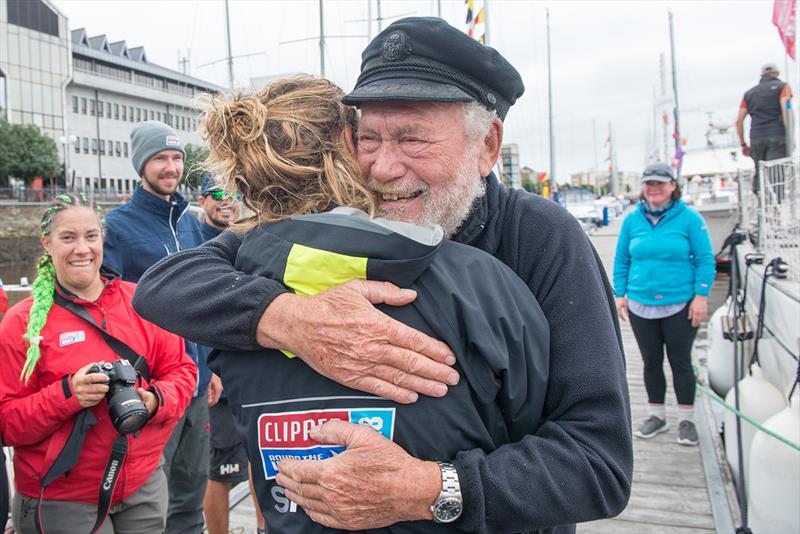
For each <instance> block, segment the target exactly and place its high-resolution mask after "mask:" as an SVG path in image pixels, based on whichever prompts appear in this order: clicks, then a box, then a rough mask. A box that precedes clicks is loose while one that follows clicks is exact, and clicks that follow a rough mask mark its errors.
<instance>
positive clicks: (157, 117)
mask: <svg viewBox="0 0 800 534" xmlns="http://www.w3.org/2000/svg"><path fill="white" fill-rule="evenodd" d="M156 120H157V121H160V120H161V112H160V111H156Z"/></svg>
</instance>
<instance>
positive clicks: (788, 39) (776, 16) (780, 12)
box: [772, 0, 797, 59]
mask: <svg viewBox="0 0 800 534" xmlns="http://www.w3.org/2000/svg"><path fill="white" fill-rule="evenodd" d="M796 17H797V0H775V3H774V4H773V6H772V23H773V24H774V25H775V27H776V28H778V34H779V35H780V36H781V41H782V42H783V46H784V47H785V48H786V53H787V54H789V57H790V58H792V59H794V58H795V57H794V54H795V52H794V43H795V36H796V35H795V32H796V26H795V20H796Z"/></svg>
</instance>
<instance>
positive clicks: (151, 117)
mask: <svg viewBox="0 0 800 534" xmlns="http://www.w3.org/2000/svg"><path fill="white" fill-rule="evenodd" d="M155 118H156V114H155V112H154V111H153V110H152V109H151V110H150V120H151V121H152V120H155Z"/></svg>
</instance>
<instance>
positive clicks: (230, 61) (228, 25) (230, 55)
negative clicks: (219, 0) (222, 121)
mask: <svg viewBox="0 0 800 534" xmlns="http://www.w3.org/2000/svg"><path fill="white" fill-rule="evenodd" d="M225 37H226V40H227V50H228V87H229V88H230V90H231V92H233V52H232V51H231V17H230V11H229V9H228V0H225Z"/></svg>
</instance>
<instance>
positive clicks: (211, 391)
mask: <svg viewBox="0 0 800 534" xmlns="http://www.w3.org/2000/svg"><path fill="white" fill-rule="evenodd" d="M220 395H222V380H221V379H220V377H218V376H217V375H215V374H214V373H211V380H210V381H209V382H208V387H207V388H206V396H207V397H208V407H209V408H211V407H213V406H214V405H216V404H217V403H218V402H219V397H220Z"/></svg>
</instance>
